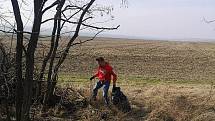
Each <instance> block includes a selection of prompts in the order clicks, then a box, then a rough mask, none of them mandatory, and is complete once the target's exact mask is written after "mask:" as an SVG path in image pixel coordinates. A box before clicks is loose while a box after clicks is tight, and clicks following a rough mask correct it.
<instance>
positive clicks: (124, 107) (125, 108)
mask: <svg viewBox="0 0 215 121" xmlns="http://www.w3.org/2000/svg"><path fill="white" fill-rule="evenodd" d="M111 101H112V103H113V104H114V105H115V106H116V107H117V108H118V109H119V110H121V111H122V112H129V111H130V110H131V106H130V103H129V101H128V98H127V97H126V96H125V95H124V94H123V92H122V91H121V89H120V87H115V88H113V89H112V94H111Z"/></svg>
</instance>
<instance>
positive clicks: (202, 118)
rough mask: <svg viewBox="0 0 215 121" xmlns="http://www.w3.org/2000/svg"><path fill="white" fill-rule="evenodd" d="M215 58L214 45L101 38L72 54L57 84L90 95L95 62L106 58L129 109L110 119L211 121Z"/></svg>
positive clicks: (213, 118) (214, 102) (214, 116)
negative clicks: (129, 103) (128, 111)
mask: <svg viewBox="0 0 215 121" xmlns="http://www.w3.org/2000/svg"><path fill="white" fill-rule="evenodd" d="M214 53H215V43H206V42H205V43H204V42H170V41H141V40H122V39H108V38H99V39H97V40H94V41H92V42H88V43H85V44H83V45H81V46H76V47H75V48H74V49H72V50H71V55H70V56H69V57H68V58H67V60H66V62H65V63H64V65H63V68H62V72H63V73H62V75H61V77H60V80H61V81H62V82H63V84H66V85H67V84H72V85H75V86H79V87H80V88H81V89H87V90H89V87H90V85H91V84H92V83H90V82H89V81H88V78H89V77H90V75H91V74H92V72H93V70H95V68H96V62H95V61H94V60H95V58H96V57H97V56H104V57H105V58H106V59H107V60H108V62H110V63H111V64H112V66H113V67H114V69H115V71H116V72H117V73H118V75H119V80H118V85H119V86H121V87H122V89H123V91H124V92H125V94H126V95H127V96H128V98H129V100H130V102H131V105H132V111H131V112H130V113H128V114H121V113H117V114H115V113H113V111H112V112H109V115H110V118H109V120H113V119H115V120H122V121H124V120H129V121H133V120H136V121H142V120H147V121H173V120H176V121H215V92H214V91H215V90H214V89H215V86H214V85H213V83H214V79H215V54H214ZM101 110H102V109H101ZM111 116H112V117H111ZM91 120H92V119H91ZM93 120H95V118H93Z"/></svg>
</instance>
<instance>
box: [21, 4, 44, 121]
mask: <svg viewBox="0 0 215 121" xmlns="http://www.w3.org/2000/svg"><path fill="white" fill-rule="evenodd" d="M43 4H44V2H43V0H34V23H33V28H32V34H31V37H30V40H29V43H28V48H27V53H26V63H25V64H26V73H25V80H24V84H23V87H24V98H23V106H22V116H21V119H22V121H29V120H30V117H29V113H30V108H31V103H32V95H33V74H34V53H35V50H36V47H37V42H38V38H39V33H40V27H41V21H42V7H43Z"/></svg>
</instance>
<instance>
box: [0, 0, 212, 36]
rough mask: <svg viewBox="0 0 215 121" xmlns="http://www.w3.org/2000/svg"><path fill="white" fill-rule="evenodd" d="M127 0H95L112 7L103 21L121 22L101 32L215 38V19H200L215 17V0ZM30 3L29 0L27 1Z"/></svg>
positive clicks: (5, 1) (4, 0) (6, 2)
mask: <svg viewBox="0 0 215 121" xmlns="http://www.w3.org/2000/svg"><path fill="white" fill-rule="evenodd" d="M26 1H27V0H26ZM127 1H128V3H127V6H128V7H125V6H122V5H121V0H97V1H96V3H100V4H104V5H107V6H113V7H114V10H113V11H112V15H113V16H114V20H113V21H110V22H108V23H106V24H105V25H106V26H116V25H118V24H119V25H121V26H120V28H119V29H118V30H115V31H110V32H105V33H104V35H111V36H112V35H115V36H119V35H120V36H129V37H143V38H144V37H145V38H161V39H189V38H201V39H214V40H215V22H214V23H211V24H208V23H206V22H204V21H203V18H206V19H207V20H213V19H215V0H127ZM31 3H32V2H29V3H27V4H31ZM0 5H1V8H2V11H1V13H2V12H4V10H5V11H7V10H8V9H11V4H10V0H0ZM28 7H29V6H28ZM23 9H27V10H28V13H26V12H24V13H23V14H24V15H25V17H23V19H25V18H27V17H28V16H29V15H31V14H32V9H33V8H32V7H30V8H27V7H26V6H25V5H23ZM25 22H26V21H25ZM31 22H32V21H28V24H29V25H30V23H31ZM28 24H26V26H28ZM48 26H49V25H48ZM45 27H47V25H45ZM44 31H46V29H44ZM113 37H114V36H113Z"/></svg>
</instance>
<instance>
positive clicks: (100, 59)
mask: <svg viewBox="0 0 215 121" xmlns="http://www.w3.org/2000/svg"><path fill="white" fill-rule="evenodd" d="M96 61H100V62H101V61H105V59H104V58H103V57H98V58H96Z"/></svg>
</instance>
